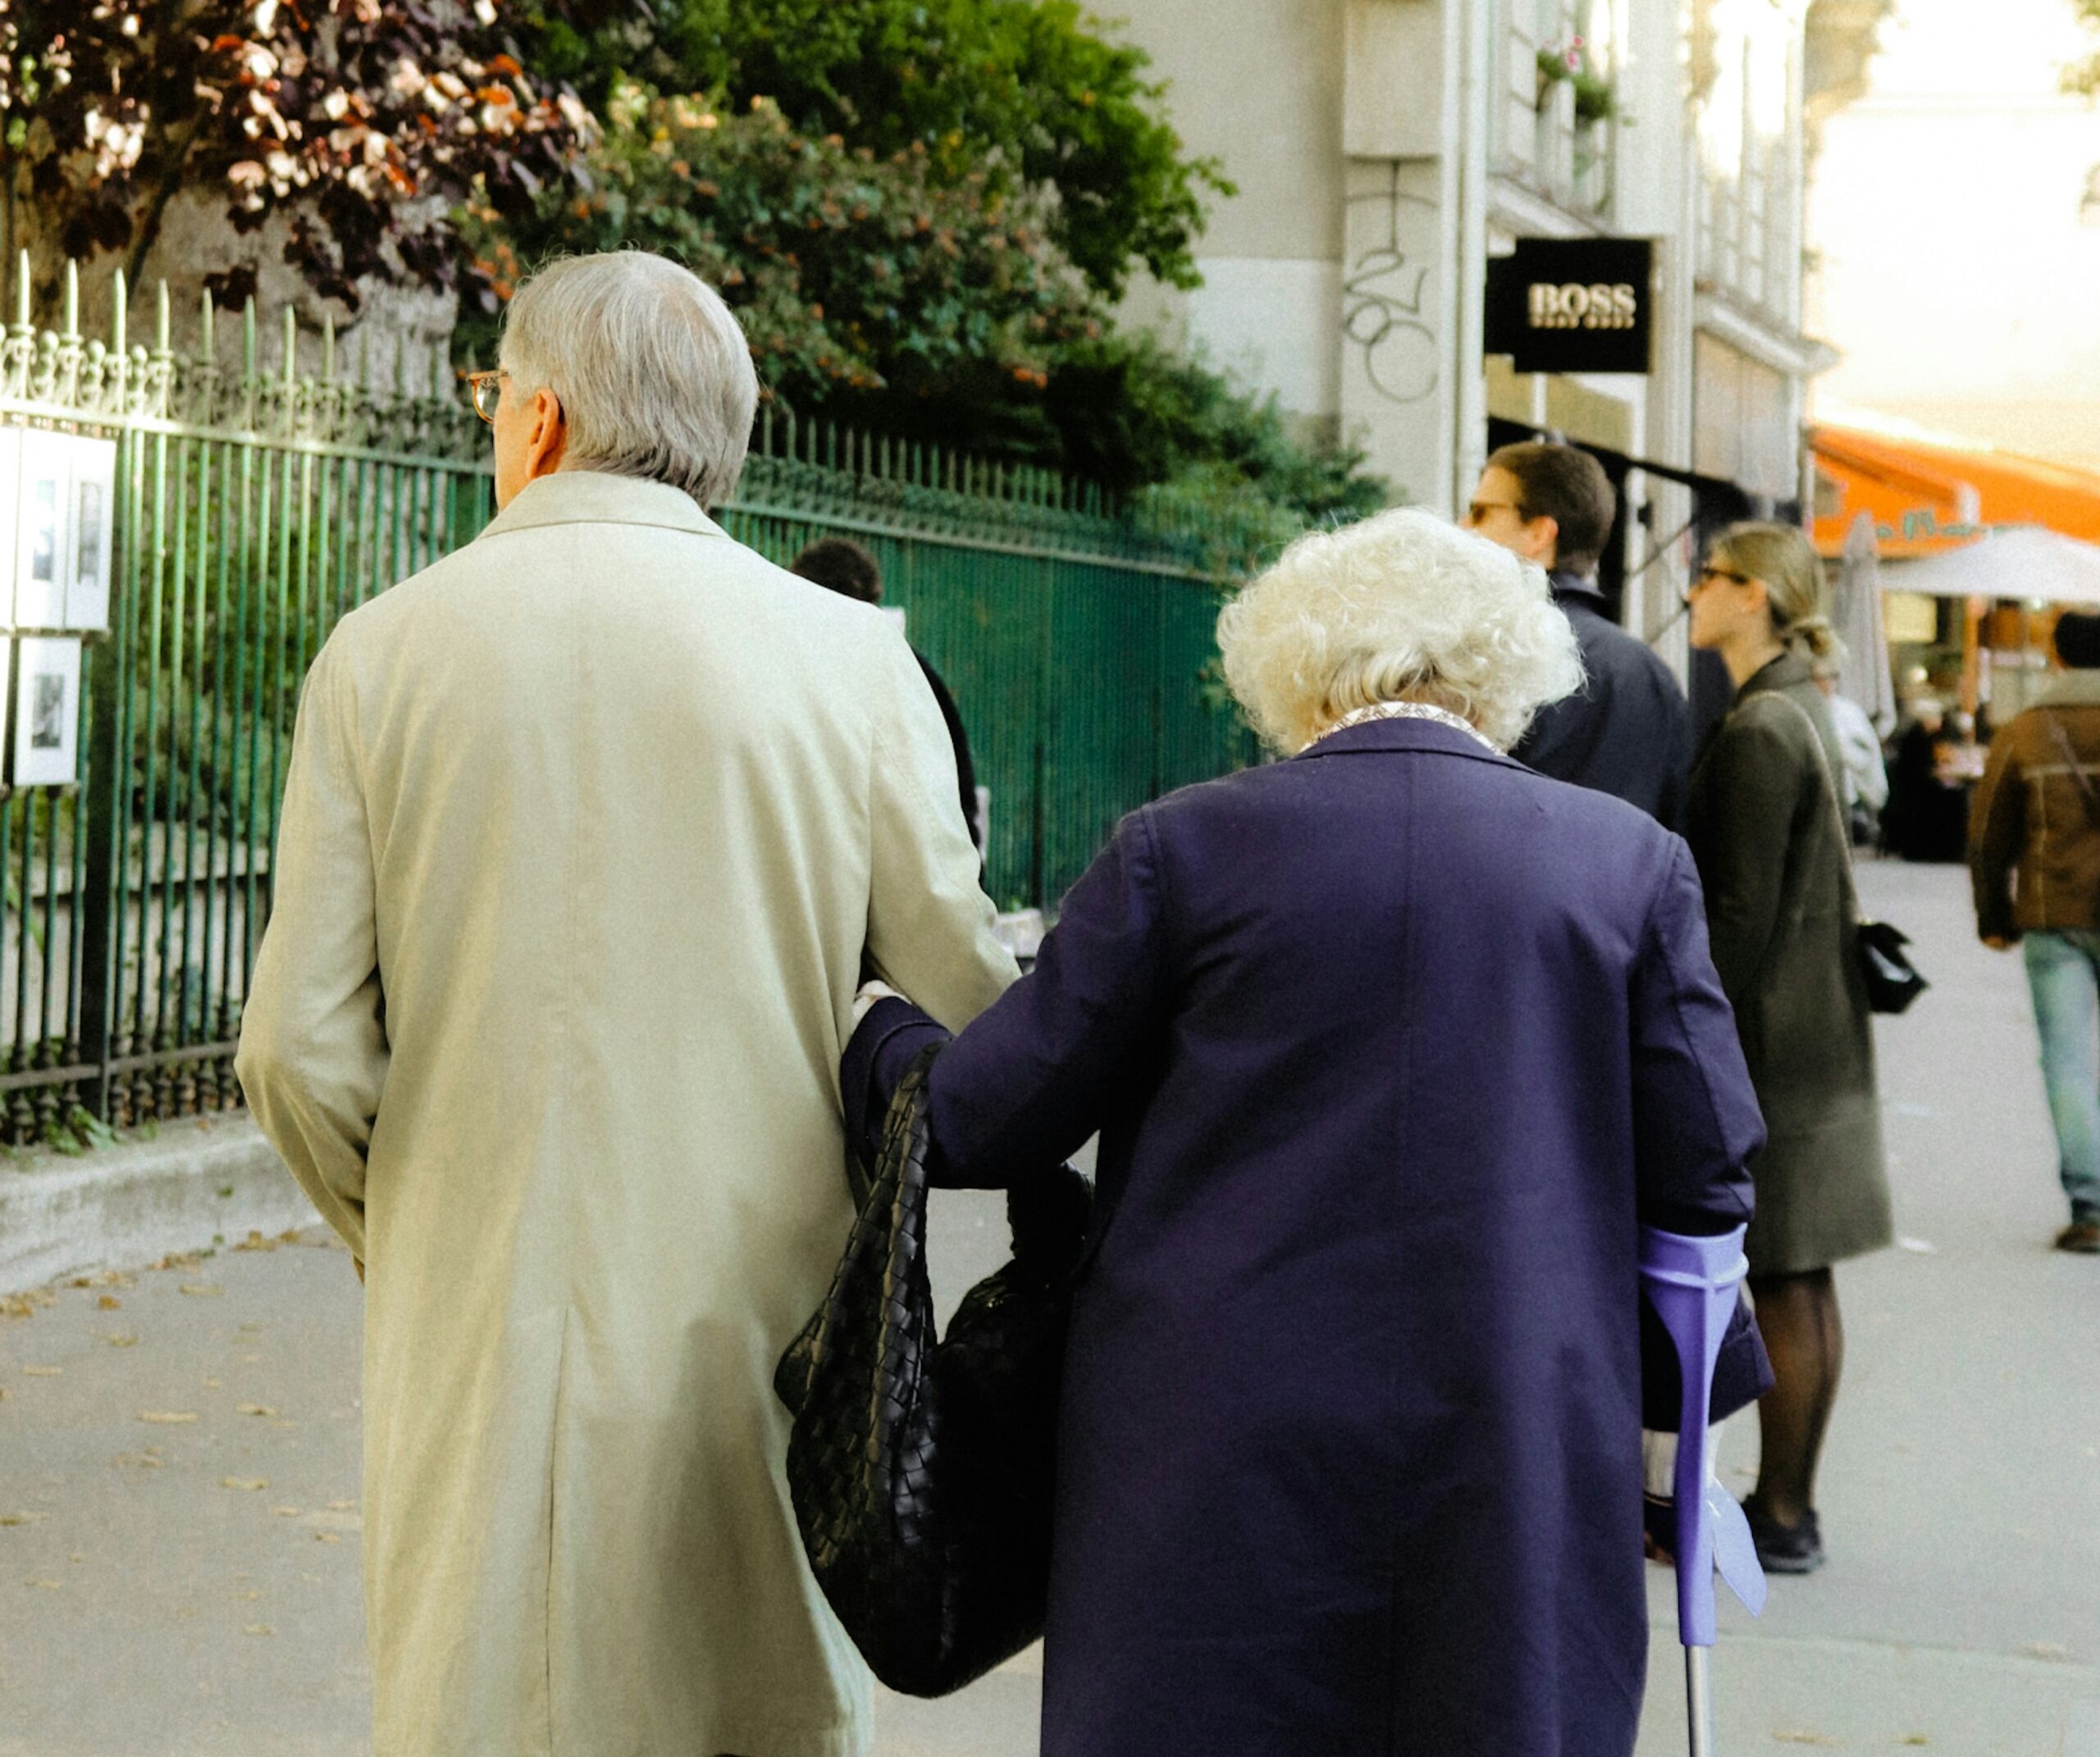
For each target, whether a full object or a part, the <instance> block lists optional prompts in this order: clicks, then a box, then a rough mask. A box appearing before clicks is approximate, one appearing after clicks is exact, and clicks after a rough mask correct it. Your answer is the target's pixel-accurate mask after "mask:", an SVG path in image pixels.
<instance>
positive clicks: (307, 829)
mask: <svg viewBox="0 0 2100 1757" xmlns="http://www.w3.org/2000/svg"><path fill="white" fill-rule="evenodd" d="M355 742H356V728H355V706H354V696H353V694H352V691H351V688H350V682H349V678H348V677H347V675H346V674H345V664H344V660H343V656H342V650H341V644H340V637H338V638H336V639H334V640H331V641H330V642H329V643H328V644H327V646H324V647H323V648H322V650H321V654H320V656H319V657H318V658H317V659H315V660H314V662H313V670H312V671H311V672H310V673H308V677H307V682H306V690H305V694H304V696H303V697H302V699H301V701H300V705H299V719H298V722H297V723H296V725H295V726H294V729H293V733H292V754H291V762H290V767H289V769H288V770H287V773H286V776H285V803H284V810H283V812H282V814H281V816H280V818H279V820H278V834H277V858H276V865H275V866H274V867H273V869H272V874H271V901H270V920H269V924H268V926H267V929H265V930H264V933H263V944H262V947H261V949H260V950H259V951H258V952H257V954H256V959H255V972H254V974H253V978H252V979H250V982H249V993H248V999H247V1002H246V1004H245V1006H244V1007H243V1009H242V1011H241V1021H240V1053H239V1055H238V1056H237V1057H236V1058H235V1071H236V1073H238V1075H240V1084H241V1088H242V1090H243V1091H244V1092H245V1093H247V1095H248V1103H249V1108H250V1109H251V1110H252V1111H254V1113H255V1117H256V1120H257V1122H258V1124H259V1125H261V1127H262V1130H263V1134H264V1135H265V1136H266V1137H267V1139H268V1140H269V1142H270V1144H271V1145H272V1146H273V1147H274V1148H276V1150H277V1152H278V1153H279V1154H280V1155H281V1157H283V1159H284V1161H285V1164H286V1165H287V1166H290V1168H291V1171H292V1175H294V1177H296V1178H297V1179H298V1180H299V1183H300V1184H301V1185H302V1186H303V1187H304V1189H305V1190H306V1193H307V1194H308V1196H310V1197H312V1198H313V1205H314V1206H315V1207H317V1208H318V1209H319V1210H320V1211H321V1214H322V1218H323V1219H324V1220H326V1221H327V1222H328V1224H329V1225H331V1226H332V1227H333V1228H334V1229H335V1230H336V1232H337V1233H338V1234H340V1236H341V1238H342V1239H343V1242H344V1243H345V1244H347V1245H349V1248H350V1253H351V1255H352V1256H353V1257H354V1258H355V1260H356V1262H358V1266H359V1270H360V1272H362V1270H363V1262H364V1251H365V1238H364V1186H365V1155H366V1152H367V1150H368V1148H369V1147H370V1145H371V1142H372V1124H373V1122H374V1120H376V1119H377V1116H378V1115H379V1106H380V1101H381V1095H382V1094H383V1093H384V1092H385V1090H386V1069H387V1055H388V1050H387V1042H386V1002H385V997H384V995H383V993H382V992H381V983H380V971H379V950H378V939H377V926H376V922H375V917H374V900H373V875H372V840H371V836H370V833H369V831H368V825H367V819H366V814H365V802H364V796H363V791H362V788H361V787H360V784H359V781H358V765H357V762H356V760H355V755H354V751H355Z"/></svg>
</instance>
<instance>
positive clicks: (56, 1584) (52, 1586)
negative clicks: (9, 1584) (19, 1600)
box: [29, 1580, 65, 1592]
mask: <svg viewBox="0 0 2100 1757" xmlns="http://www.w3.org/2000/svg"><path fill="white" fill-rule="evenodd" d="M29 1584H30V1586H38V1587H41V1588H42V1589H43V1590H44V1591H46V1592H62V1591H63V1590H65V1582H64V1581H58V1580H32V1581H30V1582H29Z"/></svg>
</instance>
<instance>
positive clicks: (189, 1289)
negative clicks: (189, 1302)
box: [176, 1281, 226, 1299]
mask: <svg viewBox="0 0 2100 1757" xmlns="http://www.w3.org/2000/svg"><path fill="white" fill-rule="evenodd" d="M225 1291H226V1289H224V1288H223V1287H221V1286H220V1285H218V1283H217V1282H216V1281H185V1282H184V1283H183V1284H182V1285H180V1287H178V1288H177V1289H176V1292H177V1293H178V1294H189V1297H190V1298H192V1299H217V1298H218V1297H219V1295H220V1294H223V1293H224V1292H225Z"/></svg>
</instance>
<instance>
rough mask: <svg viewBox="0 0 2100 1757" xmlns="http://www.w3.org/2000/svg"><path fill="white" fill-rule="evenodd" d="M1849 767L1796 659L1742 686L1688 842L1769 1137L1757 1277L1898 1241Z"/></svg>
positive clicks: (1721, 731) (1705, 755)
mask: <svg viewBox="0 0 2100 1757" xmlns="http://www.w3.org/2000/svg"><path fill="white" fill-rule="evenodd" d="M1790 703H1791V704H1792V705H1788V704H1790ZM1796 708H1798V709H1799V710H1801V711H1800V712H1796V711H1795V710H1796ZM1804 714H1806V719H1804V717H1803V715H1804ZM1819 744H1820V748H1819ZM1840 765H1841V758H1840V755H1839V751H1838V738H1837V734H1836V732H1835V731H1834V730H1833V728H1832V726H1831V723H1830V714H1829V710H1828V705H1826V703H1825V702H1824V698H1823V695H1822V692H1821V691H1819V690H1818V689H1817V688H1816V687H1815V683H1814V682H1812V681H1810V677H1809V668H1808V662H1807V660H1806V659H1803V658H1801V657H1800V656H1799V655H1796V654H1792V653H1788V654H1787V655H1784V656H1783V657H1781V658H1778V659H1774V660H1773V661H1772V663H1771V664H1769V665H1767V666H1766V667H1765V668H1764V669H1763V670H1762V671H1760V672H1759V673H1757V674H1756V675H1755V677H1753V678H1751V679H1750V680H1749V682H1746V683H1745V684H1744V685H1743V687H1742V689H1741V690H1740V691H1738V692H1737V696H1736V701H1735V705H1734V706H1733V708H1732V709H1731V710H1729V712H1728V718H1727V719H1724V720H1723V722H1722V723H1721V724H1720V726H1719V728H1717V729H1716V730H1715V732H1714V735H1713V737H1711V738H1710V740H1709V741H1708V742H1707V745H1706V748H1705V751H1703V752H1702V753H1701V756H1700V759H1699V761H1698V764H1697V765H1696V767H1695V768H1694V769H1693V771H1692V777H1691V796H1690V800H1689V803H1688V805H1687V811H1686V825H1685V834H1686V839H1687V841H1689V842H1691V851H1692V854H1693V856H1694V857H1695V858H1696V860H1697V861H1698V863H1699V875H1700V878H1701V881H1702V882H1703V883H1704V884H1705V888H1706V920H1707V924H1708V928H1709V930H1710V934H1711V938H1712V942H1713V948H1714V968H1715V969H1716V970H1719V972H1720V976H1721V986H1722V988H1723V989H1725V990H1726V991H1727V993H1728V999H1729V1001H1730V1002H1732V1003H1733V1006H1734V1007H1735V1010H1736V1026H1737V1030H1738V1031H1740V1032H1741V1034H1742V1047H1743V1055H1744V1057H1745V1059H1746V1061H1748V1062H1749V1064H1750V1075H1751V1081H1752V1083H1753V1084H1755V1087H1756V1088H1757V1099H1758V1102H1759V1104H1760V1106H1761V1107H1763V1109H1764V1125H1765V1129H1766V1130H1767V1134H1768V1139H1767V1142H1766V1145H1765V1148H1764V1152H1761V1153H1760V1154H1759V1155H1758V1157H1756V1158H1755V1160H1753V1161H1751V1175H1752V1176H1753V1177H1754V1179H1755V1182H1756V1185H1757V1216H1756V1218H1755V1220H1753V1221H1751V1227H1750V1239H1749V1243H1748V1246H1747V1249H1748V1252H1749V1255H1750V1265H1751V1273H1752V1274H1754V1275H1791V1274H1796V1273H1799V1272H1801V1271H1805V1270H1810V1269H1819V1268H1822V1267H1824V1266H1827V1265H1828V1264H1830V1263H1833V1262H1838V1261H1840V1260H1841V1259H1842V1258H1844V1257H1856V1256H1858V1255H1859V1254H1860V1253H1862V1252H1865V1251H1871V1250H1876V1249H1879V1248H1880V1247H1881V1246H1883V1245H1885V1244H1888V1242H1889V1240H1890V1239H1891V1237H1892V1228H1891V1224H1890V1217H1889V1200H1888V1171H1887V1167H1886V1165H1885V1162H1884V1160H1883V1153H1882V1143H1881V1110H1880V1101H1879V1097H1878V1095H1877V1093H1876V1091H1875V1081H1874V1031H1873V1025H1872V1022H1871V1021H1872V1015H1871V1014H1870V1013H1869V1010H1868V1007H1867V997H1866V988H1865V983H1863V982H1862V981H1861V979H1860V972H1859V965H1858V963H1857V961H1856V957H1855V955H1854V952H1853V945H1852V941H1853V931H1854V928H1855V925H1856V923H1857V921H1858V919H1859V907H1858V903H1857V901H1856V897H1855V896H1854V892H1853V889H1852V872H1851V848H1850V847H1849V846H1848V845H1847V841H1846V837H1845V833H1844V828H1843V824H1842V820H1841V819H1840V817H1839V815H1838V811H1837V810H1836V809H1835V805H1834V796H1833V793H1832V792H1831V782H1830V777H1831V776H1833V775H1834V774H1840V773H1842V768H1841V766H1840Z"/></svg>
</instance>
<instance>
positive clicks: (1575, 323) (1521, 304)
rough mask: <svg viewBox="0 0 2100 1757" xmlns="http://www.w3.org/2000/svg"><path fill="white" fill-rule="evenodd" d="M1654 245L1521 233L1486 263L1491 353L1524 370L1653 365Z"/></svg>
mask: <svg viewBox="0 0 2100 1757" xmlns="http://www.w3.org/2000/svg"><path fill="white" fill-rule="evenodd" d="M1654 273H1655V246H1654V244H1651V243H1650V241H1649V240H1647V239H1646V238H1520V239H1518V240H1517V248H1516V249H1514V250H1513V252H1511V253H1510V254H1509V255H1508V256H1504V257H1494V258H1490V259H1489V262H1488V264H1487V299H1486V319H1487V325H1486V328H1487V337H1486V342H1487V345H1486V351H1487V352H1488V353H1490V354H1508V355H1509V357H1510V363H1511V366H1512V367H1513V369H1514V370H1516V371H1518V372H1646V371H1648V370H1649V358H1650V354H1649V349H1650V327H1651V326H1650V287H1651V285H1653V280H1654Z"/></svg>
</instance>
